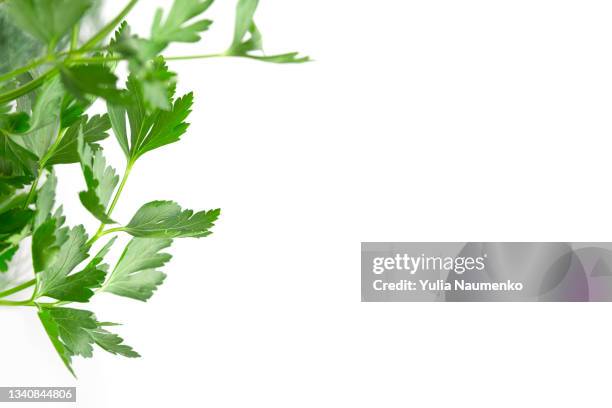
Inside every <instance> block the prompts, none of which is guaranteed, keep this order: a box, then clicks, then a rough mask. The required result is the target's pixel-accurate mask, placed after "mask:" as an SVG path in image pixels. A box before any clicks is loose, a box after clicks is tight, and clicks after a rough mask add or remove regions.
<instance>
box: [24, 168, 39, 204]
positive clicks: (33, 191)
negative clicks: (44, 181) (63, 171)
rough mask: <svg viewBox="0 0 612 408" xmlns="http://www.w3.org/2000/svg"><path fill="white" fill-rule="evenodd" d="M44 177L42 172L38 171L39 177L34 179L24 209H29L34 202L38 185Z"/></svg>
mask: <svg viewBox="0 0 612 408" xmlns="http://www.w3.org/2000/svg"><path fill="white" fill-rule="evenodd" d="M41 175H42V171H40V170H39V171H38V175H37V176H36V178H35V179H34V182H33V183H32V185H31V186H30V191H29V192H28V196H27V198H26V201H25V203H23V208H28V206H29V205H30V204H32V201H33V200H34V194H36V189H37V188H38V183H39V182H40V176H41Z"/></svg>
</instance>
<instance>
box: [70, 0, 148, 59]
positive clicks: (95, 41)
mask: <svg viewBox="0 0 612 408" xmlns="http://www.w3.org/2000/svg"><path fill="white" fill-rule="evenodd" d="M136 3H138V0H131V1H130V2H129V3H128V4H127V5H126V6H125V7H124V8H123V10H121V12H120V13H119V14H118V15H117V17H115V18H114V19H113V20H111V21H110V22H109V23H108V24H106V25H105V26H104V27H103V28H102V29H101V30H100V31H98V33H97V34H96V35H94V36H93V37H92V38H91V39H89V41H87V42H86V43H85V44H83V46H82V47H81V48H80V49H81V50H87V49H89V48H91V47H94V46H96V45H97V44H98V43H99V42H100V41H102V40H104V38H106V36H107V35H109V34H110V33H111V32H112V31H113V30H114V29H115V27H117V26H118V25H119V24H120V23H121V22H122V21H123V19H124V18H125V16H127V15H128V13H129V12H130V11H131V10H132V8H134V6H135V5H136Z"/></svg>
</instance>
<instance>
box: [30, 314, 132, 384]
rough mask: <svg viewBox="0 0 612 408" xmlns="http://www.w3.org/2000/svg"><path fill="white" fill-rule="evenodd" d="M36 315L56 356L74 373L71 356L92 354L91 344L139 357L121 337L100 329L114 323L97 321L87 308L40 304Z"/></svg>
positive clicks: (114, 352)
mask: <svg viewBox="0 0 612 408" xmlns="http://www.w3.org/2000/svg"><path fill="white" fill-rule="evenodd" d="M38 317H39V318H40V321H41V323H42V324H43V327H44V328H45V331H46V332H47V335H48V336H49V339H50V340H51V342H52V343H53V346H54V347H55V349H56V350H57V353H58V354H59V356H60V358H61V359H62V361H63V362H64V364H65V365H66V367H67V368H68V370H69V371H70V373H71V374H72V375H73V376H75V377H76V375H75V373H74V370H73V368H72V357H74V356H82V357H86V358H88V357H92V355H93V344H97V345H98V346H99V347H100V348H102V349H103V350H106V351H108V352H110V353H112V354H120V355H122V356H125V357H140V355H139V354H138V353H136V352H135V351H134V350H132V348H131V347H129V346H127V345H125V344H123V339H122V338H121V337H119V336H117V335H116V334H113V333H110V332H109V331H107V330H106V329H104V327H107V326H114V325H115V324H114V323H103V322H99V321H98V320H97V319H96V316H95V315H94V314H93V313H92V312H90V311H88V310H80V309H72V308H66V307H42V308H40V310H39V312H38Z"/></svg>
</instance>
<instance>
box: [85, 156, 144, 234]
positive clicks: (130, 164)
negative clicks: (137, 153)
mask: <svg viewBox="0 0 612 408" xmlns="http://www.w3.org/2000/svg"><path fill="white" fill-rule="evenodd" d="M133 166H134V162H133V161H132V160H130V161H129V162H128V164H127V166H126V168H125V172H124V173H123V178H122V179H121V184H119V189H117V192H116V193H115V197H113V201H112V202H111V205H110V207H109V208H108V211H107V213H106V215H107V216H109V217H110V216H111V214H112V213H113V210H114V209H115V206H116V205H117V202H118V201H119V197H120V196H121V192H122V191H123V188H124V187H125V183H127V180H128V177H130V172H131V171H132V167H133ZM105 226H106V224H105V223H100V227H98V230H97V231H96V233H95V234H94V236H93V237H91V238H90V239H89V241H87V244H86V245H93V243H94V242H96V241H97V240H98V239H100V238H101V237H102V236H104V235H106V234H111V233H113V232H119V231H121V228H120V227H119V228H111V229H109V230H106V231H104V227H105Z"/></svg>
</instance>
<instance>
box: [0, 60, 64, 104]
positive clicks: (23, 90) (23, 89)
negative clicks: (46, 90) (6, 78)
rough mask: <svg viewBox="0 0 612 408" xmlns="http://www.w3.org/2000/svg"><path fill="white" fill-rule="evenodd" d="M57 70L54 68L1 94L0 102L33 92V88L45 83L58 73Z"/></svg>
mask: <svg viewBox="0 0 612 408" xmlns="http://www.w3.org/2000/svg"><path fill="white" fill-rule="evenodd" d="M57 72H58V69H57V68H52V69H50V70H49V71H47V72H45V73H44V74H42V75H41V76H39V77H38V78H36V79H33V80H31V81H30V82H28V83H26V84H24V85H22V86H20V87H19V88H15V89H13V90H11V91H8V92H5V93H3V94H0V103H6V102H10V101H13V100H15V99H17V98H19V97H20V96H23V95H25V94H28V93H30V92H32V91H33V90H35V89H36V88H39V87H40V86H41V85H42V84H44V83H45V82H46V81H47V80H48V79H49V78H50V77H52V76H53V75H55V74H57Z"/></svg>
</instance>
